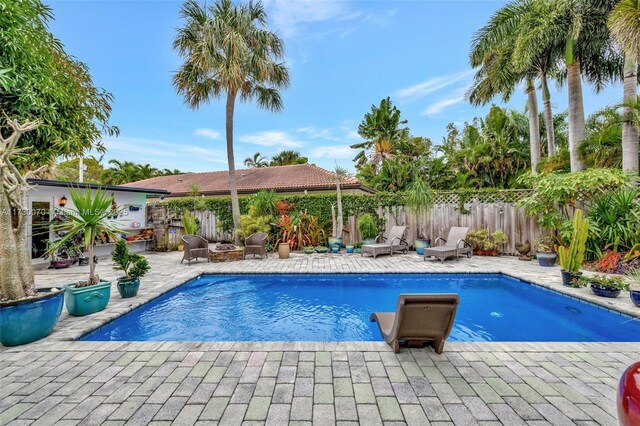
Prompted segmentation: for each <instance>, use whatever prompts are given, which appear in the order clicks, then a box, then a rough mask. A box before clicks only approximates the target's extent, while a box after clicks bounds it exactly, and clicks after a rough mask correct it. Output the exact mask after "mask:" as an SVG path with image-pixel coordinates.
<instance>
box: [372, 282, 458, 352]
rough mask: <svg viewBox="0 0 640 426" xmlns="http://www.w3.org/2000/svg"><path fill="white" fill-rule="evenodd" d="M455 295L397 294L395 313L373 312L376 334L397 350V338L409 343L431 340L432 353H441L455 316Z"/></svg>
mask: <svg viewBox="0 0 640 426" xmlns="http://www.w3.org/2000/svg"><path fill="white" fill-rule="evenodd" d="M458 302H459V298H458V295H457V294H401V295H400V297H398V305H397V307H396V312H375V313H373V314H371V318H370V319H371V321H376V322H377V323H378V327H380V333H381V334H382V337H384V340H385V342H387V343H388V344H389V345H390V346H391V348H392V349H393V351H394V352H396V353H397V352H399V351H400V341H404V342H406V343H407V344H408V345H410V346H414V344H415V343H419V344H420V346H422V345H423V344H424V342H425V341H432V342H433V347H434V349H435V351H436V353H442V349H443V348H444V341H445V340H446V339H447V337H449V334H450V333H451V329H452V328H453V321H454V319H455V317H456V310H457V309H458Z"/></svg>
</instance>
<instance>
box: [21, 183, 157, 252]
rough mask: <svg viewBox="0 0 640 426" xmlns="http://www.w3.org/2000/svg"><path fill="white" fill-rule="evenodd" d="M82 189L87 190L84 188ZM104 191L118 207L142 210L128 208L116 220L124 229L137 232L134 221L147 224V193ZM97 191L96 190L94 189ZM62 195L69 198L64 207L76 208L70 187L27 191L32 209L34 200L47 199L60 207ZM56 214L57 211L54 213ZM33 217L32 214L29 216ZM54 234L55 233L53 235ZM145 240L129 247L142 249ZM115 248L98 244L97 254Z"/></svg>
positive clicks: (29, 230) (43, 187) (40, 187)
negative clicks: (133, 207)
mask: <svg viewBox="0 0 640 426" xmlns="http://www.w3.org/2000/svg"><path fill="white" fill-rule="evenodd" d="M82 191H85V190H84V189H83V190H82ZM102 191H103V192H104V193H106V194H109V195H112V194H113V195H114V197H115V201H116V203H117V204H118V207H124V206H125V205H139V206H141V207H140V210H138V211H129V210H126V211H125V212H124V213H123V214H122V215H121V216H120V217H119V218H118V219H116V220H114V222H115V223H117V225H118V226H119V227H120V228H121V229H123V230H131V232H136V233H137V231H134V230H132V223H133V222H139V223H140V228H144V227H146V226H147V219H146V209H145V205H146V194H145V193H141V192H124V191H113V190H109V191H105V190H102ZM92 192H93V193H95V190H92ZM62 196H65V197H66V198H67V204H66V206H65V207H64V208H66V209H73V208H75V206H74V204H73V200H72V199H71V194H70V193H69V188H65V187H54V186H43V185H38V186H36V187H35V188H33V189H30V190H29V191H28V192H27V202H28V205H27V208H28V209H29V210H30V211H31V210H32V209H33V202H34V201H46V202H50V203H51V206H52V207H53V209H54V210H55V209H59V208H60V207H59V203H60V199H61V198H62ZM54 214H55V213H54ZM29 217H30V218H31V217H32V216H31V215H30V216H29ZM30 225H31V219H29V226H28V228H27V229H28V230H27V232H28V233H29V237H31V226H30ZM52 236H53V235H52ZM29 244H31V238H29ZM146 244H147V243H145V242H134V243H131V244H130V245H129V248H130V249H131V250H132V251H141V250H144V249H145V248H146ZM111 250H113V245H105V246H99V245H98V246H96V248H95V254H96V255H98V256H106V255H109V254H110V253H111Z"/></svg>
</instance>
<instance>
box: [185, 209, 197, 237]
mask: <svg viewBox="0 0 640 426" xmlns="http://www.w3.org/2000/svg"><path fill="white" fill-rule="evenodd" d="M180 222H182V226H183V227H184V233H185V235H197V234H198V231H199V229H198V228H199V224H198V218H196V215H195V214H194V213H191V212H184V213H183V214H182V217H180Z"/></svg>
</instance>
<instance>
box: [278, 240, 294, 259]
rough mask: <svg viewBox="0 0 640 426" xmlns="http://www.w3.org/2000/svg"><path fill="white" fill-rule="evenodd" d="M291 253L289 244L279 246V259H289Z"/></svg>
mask: <svg viewBox="0 0 640 426" xmlns="http://www.w3.org/2000/svg"><path fill="white" fill-rule="evenodd" d="M289 253H291V247H289V243H280V244H278V257H279V258H280V259H288V258H289Z"/></svg>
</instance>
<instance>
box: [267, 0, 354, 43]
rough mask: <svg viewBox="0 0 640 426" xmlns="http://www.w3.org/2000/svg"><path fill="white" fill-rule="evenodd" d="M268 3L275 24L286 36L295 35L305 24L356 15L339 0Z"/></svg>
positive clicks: (275, 0)
mask: <svg viewBox="0 0 640 426" xmlns="http://www.w3.org/2000/svg"><path fill="white" fill-rule="evenodd" d="M267 5H268V7H269V9H270V13H269V16H270V17H271V19H272V20H273V24H274V25H275V27H276V28H277V29H278V30H280V32H281V33H282V35H284V36H285V37H293V36H295V35H296V34H297V33H298V31H299V30H300V27H301V26H303V25H305V24H309V23H314V22H322V21H329V20H339V19H351V18H350V17H352V16H353V17H355V16H356V15H354V13H353V12H352V11H350V10H349V6H348V4H347V3H345V2H339V1H304V0H272V1H269V2H267Z"/></svg>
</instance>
